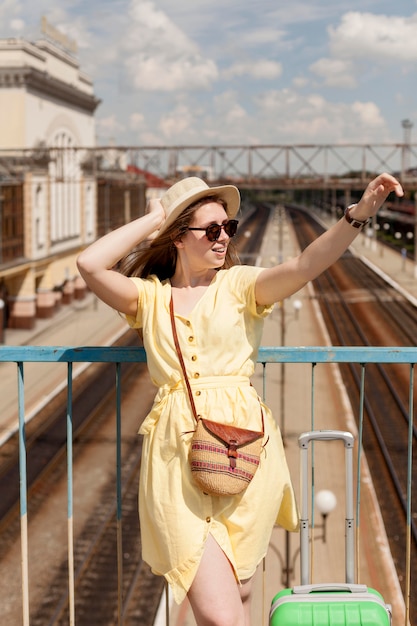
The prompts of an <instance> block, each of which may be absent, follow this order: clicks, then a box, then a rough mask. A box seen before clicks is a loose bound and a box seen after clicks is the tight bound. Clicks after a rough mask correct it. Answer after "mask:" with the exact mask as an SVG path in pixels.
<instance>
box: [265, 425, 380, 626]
mask: <svg viewBox="0 0 417 626" xmlns="http://www.w3.org/2000/svg"><path fill="white" fill-rule="evenodd" d="M334 440H342V441H343V443H344V446H345V453H346V521H345V535H346V543H345V559H346V561H345V562H346V582H345V583H334V584H332V583H329V584H326V583H318V584H314V585H311V584H309V581H308V579H309V570H310V567H309V519H308V517H309V516H308V446H309V443H310V442H311V441H334ZM353 444H354V438H353V435H352V434H351V433H348V432H344V431H337V430H324V431H323V430H321V431H311V432H308V433H303V434H302V435H301V436H300V438H299V446H300V448H301V485H302V493H301V529H300V559H301V583H302V584H301V585H299V586H295V587H293V588H292V589H284V590H283V591H280V592H279V593H277V595H276V596H275V597H274V599H273V600H272V605H271V610H270V614H269V624H270V626H336V625H337V626H345V625H346V626H390V624H391V621H392V615H391V607H390V606H389V605H388V604H385V602H384V600H383V598H382V596H381V594H380V593H378V592H377V591H375V590H374V589H371V588H369V587H367V586H366V585H358V584H354V583H353V578H354V530H353V529H354V524H353Z"/></svg>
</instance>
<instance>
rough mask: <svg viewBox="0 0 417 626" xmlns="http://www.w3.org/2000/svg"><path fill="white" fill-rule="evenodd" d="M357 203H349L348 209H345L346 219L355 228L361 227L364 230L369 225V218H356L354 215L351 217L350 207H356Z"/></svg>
mask: <svg viewBox="0 0 417 626" xmlns="http://www.w3.org/2000/svg"><path fill="white" fill-rule="evenodd" d="M356 205H357V203H355V204H349V206H348V207H346V209H345V220H346V221H347V223H348V224H350V225H351V226H353V228H359V229H360V230H363V229H364V228H365V226H366V225H367V223H368V222H369V219H366V220H356V219H355V218H354V217H351V215H350V209H353V207H355V206H356Z"/></svg>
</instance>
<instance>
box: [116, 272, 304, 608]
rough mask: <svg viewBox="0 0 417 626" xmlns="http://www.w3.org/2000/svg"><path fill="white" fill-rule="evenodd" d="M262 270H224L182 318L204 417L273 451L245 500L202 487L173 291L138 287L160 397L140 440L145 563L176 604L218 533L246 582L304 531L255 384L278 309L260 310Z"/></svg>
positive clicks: (135, 322) (152, 280)
mask: <svg viewBox="0 0 417 626" xmlns="http://www.w3.org/2000/svg"><path fill="white" fill-rule="evenodd" d="M261 271H262V268H258V267H251V266H244V265H242V266H240V265H239V266H235V267H233V268H231V269H228V270H219V271H218V272H217V273H216V276H215V278H214V279H213V281H212V283H211V284H210V285H209V287H208V288H207V290H206V291H205V293H204V294H203V296H202V297H201V299H200V300H199V301H198V302H197V304H196V305H195V307H194V308H193V310H192V312H191V313H190V315H189V316H188V317H184V316H181V315H178V314H175V323H176V328H177V333H178V338H179V343H180V346H181V350H182V353H183V357H184V362H185V366H186V370H187V374H188V377H189V380H190V383H191V387H192V391H193V397H194V401H195V404H196V408H197V413H198V414H200V415H202V416H203V417H208V418H209V419H211V420H215V421H218V422H222V423H227V424H234V425H236V426H238V427H241V428H249V429H251V430H261V429H262V420H261V412H260V411H261V407H262V411H263V414H264V428H265V438H264V443H265V446H264V448H263V452H262V454H261V460H260V465H259V468H258V470H257V472H256V474H255V476H254V478H253V480H252V482H251V483H250V484H249V486H248V487H247V488H246V490H245V491H244V492H243V493H242V494H240V495H237V496H210V495H206V494H204V493H203V492H202V491H201V490H200V489H199V488H198V487H197V486H196V485H195V483H194V482H193V478H192V475H191V470H190V466H189V460H188V455H189V449H190V442H191V438H192V431H193V430H194V429H195V420H194V417H193V414H192V412H191V408H190V402H189V399H188V394H187V390H186V387H185V384H184V381H183V375H182V371H181V366H180V363H179V360H178V355H177V352H176V349H175V344H174V340H173V335H172V328H171V320H170V313H169V303H170V299H171V284H170V282H169V280H166V281H160V280H159V279H158V278H157V277H156V276H150V277H149V278H147V279H140V278H132V279H131V280H132V281H134V282H135V284H136V285H137V289H138V312H137V315H136V317H129V316H128V317H127V321H128V323H129V325H130V326H131V327H132V328H137V329H142V334H143V343H144V348H145V350H146V354H147V363H148V369H149V372H150V375H151V378H152V381H153V382H154V384H155V385H156V386H157V387H158V391H157V394H156V397H155V400H154V404H153V407H152V409H151V411H150V413H149V414H148V415H147V417H146V418H145V420H144V422H143V424H142V426H141V428H140V431H139V432H140V434H142V435H143V436H144V439H143V453H142V465H141V475H140V485H139V516H140V530H141V540H142V555H143V558H144V560H145V561H146V562H147V563H148V564H149V565H150V566H151V568H152V571H153V572H154V573H155V574H158V575H163V576H165V578H166V580H167V581H168V583H169V584H170V586H171V588H172V591H173V595H174V598H175V600H176V601H177V602H178V603H180V602H181V601H182V600H183V599H184V597H185V595H186V594H187V592H188V590H189V588H190V586H191V583H192V581H193V579H194V576H195V574H196V571H197V568H198V565H199V563H200V560H201V557H202V554H203V551H204V544H205V541H206V539H207V536H208V534H209V533H210V534H211V535H212V536H213V537H214V539H215V540H216V541H217V543H218V544H219V546H220V547H221V548H222V550H223V551H224V553H225V554H226V556H227V558H228V559H229V561H230V563H231V565H232V567H233V570H234V572H235V576H236V579H237V580H238V581H242V580H246V579H248V578H250V577H251V576H252V575H253V574H254V572H255V570H256V567H257V565H258V564H259V562H260V561H261V560H262V558H263V557H264V556H265V554H266V552H267V549H268V544H269V540H270V535H271V531H272V528H273V526H274V524H275V523H278V524H280V525H281V526H283V527H284V528H286V529H287V530H296V529H297V528H298V521H299V520H298V510H297V506H296V502H295V497H294V491H293V488H292V484H291V480H290V475H289V471H288V466H287V463H286V459H285V453H284V448H283V445H282V440H281V436H280V433H279V430H278V428H277V426H276V424H275V422H274V419H273V417H272V415H271V412H270V410H269V409H268V408H267V407H266V406H265V405H264V404H263V403H262V402H261V401H260V399H259V397H258V395H257V393H256V391H255V389H254V387H253V386H251V385H250V376H251V375H252V374H253V372H254V369H255V363H256V359H257V351H258V348H259V345H260V341H261V337H262V329H263V320H264V318H265V317H266V316H267V315H268V314H269V313H270V311H271V310H272V306H268V307H265V306H262V307H258V306H257V305H256V301H255V281H256V278H257V276H258V274H259V272H261Z"/></svg>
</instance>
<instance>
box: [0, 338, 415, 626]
mask: <svg viewBox="0 0 417 626" xmlns="http://www.w3.org/2000/svg"><path fill="white" fill-rule="evenodd" d="M0 362H3V363H16V365H17V375H18V380H17V397H18V400H17V401H18V416H19V423H18V429H19V464H20V514H21V550H22V559H21V563H22V565H21V567H22V606H23V625H24V626H29V623H30V622H29V567H28V524H27V470H26V434H25V429H26V424H25V383H24V366H25V365H26V364H28V363H38V362H39V363H40V362H43V363H48V362H49V363H67V450H68V453H67V464H68V496H67V498H68V514H67V517H68V566H69V567H68V576H69V603H70V607H69V619H70V624H71V625H74V624H75V623H76V622H75V609H74V607H75V597H74V596H75V591H74V555H73V503H72V493H73V484H72V476H73V465H72V459H73V451H72V436H73V432H72V384H73V364H74V363H115V364H116V381H115V385H116V420H117V442H116V445H117V450H116V465H117V467H116V474H117V495H116V498H117V533H118V545H120V546H121V533H122V528H121V506H122V504H121V502H122V500H121V496H122V494H121V463H122V460H121V441H120V440H121V428H120V423H121V382H120V367H121V364H122V363H138V362H142V363H144V362H146V355H145V352H144V350H143V349H142V348H137V347H66V346H19V347H14V346H7V347H1V348H0ZM416 362H417V348H397V347H395V348H369V347H363V348H362V347H281V348H275V347H261V348H260V350H259V355H258V363H260V364H262V366H263V389H264V395H265V389H266V379H267V376H266V372H267V366H268V365H270V364H274V363H275V364H277V363H281V364H285V363H299V364H303V363H304V364H310V365H311V366H312V374H311V389H312V403H311V405H312V408H311V416H310V424H309V425H308V428H309V429H312V430H313V429H314V428H315V424H314V393H315V378H314V372H315V366H316V365H317V364H320V363H329V364H335V363H357V364H360V365H361V366H362V376H361V390H360V400H359V402H360V407H359V429H358V432H359V436H358V439H359V453H358V468H357V471H358V486H359V484H360V480H359V477H360V471H361V470H360V457H361V454H360V453H361V446H362V422H363V404H364V396H365V391H364V385H365V366H366V364H368V363H380V364H389V363H391V364H392V363H395V364H399V363H402V364H407V365H409V368H410V370H409V371H410V379H409V411H408V417H409V430H408V432H409V436H408V451H407V476H408V481H407V493H406V498H407V533H406V534H407V547H406V550H407V555H406V563H407V568H406V569H407V572H406V576H407V579H406V586H405V594H404V603H405V622H404V623H405V624H408V623H409V614H410V595H411V594H410V579H411V574H410V561H411V558H410V556H411V525H412V498H411V485H412V475H413V465H412V463H413V461H412V452H413V428H414V416H413V402H414V400H413V398H414V386H413V378H414V365H415V363H416ZM358 488H359V487H358ZM357 495H358V497H357V505H356V506H357V510H356V519H357V520H358V519H359V504H360V493H359V492H358V494H357ZM357 523H358V522H357ZM119 557H120V560H121V555H119ZM119 578H120V576H119ZM118 589H119V605H120V607H121V603H122V588H121V581H120V580H119V588H118ZM120 607H119V618H118V619H119V624H121V623H122V617H121V608H120Z"/></svg>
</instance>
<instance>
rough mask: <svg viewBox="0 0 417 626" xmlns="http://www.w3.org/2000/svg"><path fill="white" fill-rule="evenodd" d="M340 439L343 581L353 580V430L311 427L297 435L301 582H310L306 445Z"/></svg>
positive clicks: (303, 583) (305, 583)
mask: <svg viewBox="0 0 417 626" xmlns="http://www.w3.org/2000/svg"><path fill="white" fill-rule="evenodd" d="M337 440H341V441H343V443H344V446H345V468H346V513H345V538H346V541H345V568H346V582H347V583H353V582H354V570H355V566H354V552H355V548H354V532H353V529H354V519H353V445H354V441H355V440H354V437H353V435H352V433H349V432H346V431H343V430H313V431H310V432H306V433H302V434H301V435H300V437H299V438H298V445H299V447H300V449H301V454H300V456H301V471H300V475H301V507H300V508H301V518H300V563H301V584H302V585H308V584H309V582H310V580H309V579H310V546H309V526H310V524H309V514H308V447H309V445H310V442H311V441H337Z"/></svg>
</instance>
